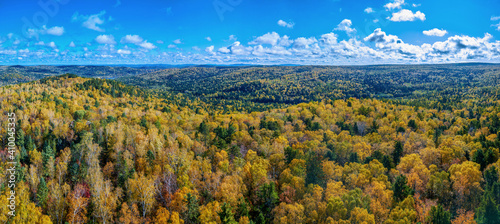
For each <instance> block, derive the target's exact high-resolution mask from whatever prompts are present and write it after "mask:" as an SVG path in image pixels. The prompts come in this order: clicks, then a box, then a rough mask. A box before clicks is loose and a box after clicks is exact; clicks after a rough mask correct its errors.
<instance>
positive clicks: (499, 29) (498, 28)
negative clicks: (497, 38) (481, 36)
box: [491, 16, 500, 31]
mask: <svg viewBox="0 0 500 224" xmlns="http://www.w3.org/2000/svg"><path fill="white" fill-rule="evenodd" d="M497 20H500V16H491V21H497ZM491 26H493V27H496V28H497V30H498V31H500V22H499V23H498V24H492V25H491Z"/></svg>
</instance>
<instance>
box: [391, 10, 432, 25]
mask: <svg viewBox="0 0 500 224" xmlns="http://www.w3.org/2000/svg"><path fill="white" fill-rule="evenodd" d="M417 19H419V20H422V21H424V20H425V14H424V13H422V12H420V11H417V12H416V13H413V12H412V11H410V10H408V9H402V10H401V11H399V12H395V13H392V17H391V18H389V20H391V21H394V22H403V21H415V20H417Z"/></svg>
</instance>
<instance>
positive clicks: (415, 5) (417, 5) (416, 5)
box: [412, 3, 421, 7]
mask: <svg viewBox="0 0 500 224" xmlns="http://www.w3.org/2000/svg"><path fill="white" fill-rule="evenodd" d="M420 5H421V4H415V3H413V4H412V6H413V7H419V6H420Z"/></svg>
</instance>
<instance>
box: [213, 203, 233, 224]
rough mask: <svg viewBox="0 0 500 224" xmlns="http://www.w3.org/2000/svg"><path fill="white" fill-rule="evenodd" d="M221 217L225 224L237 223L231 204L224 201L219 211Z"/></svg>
mask: <svg viewBox="0 0 500 224" xmlns="http://www.w3.org/2000/svg"><path fill="white" fill-rule="evenodd" d="M217 214H218V215H219V217H220V221H221V223H223V224H234V223H237V222H236V221H235V220H234V214H233V211H231V206H230V205H229V204H228V203H226V202H224V204H222V206H221V208H220V212H218V213H217Z"/></svg>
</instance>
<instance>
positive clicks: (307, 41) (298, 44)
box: [293, 37, 318, 48]
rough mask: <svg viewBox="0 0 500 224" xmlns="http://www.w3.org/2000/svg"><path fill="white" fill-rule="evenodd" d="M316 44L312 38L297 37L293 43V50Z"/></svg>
mask: <svg viewBox="0 0 500 224" xmlns="http://www.w3.org/2000/svg"><path fill="white" fill-rule="evenodd" d="M316 42H318V41H317V40H316V38H314V37H309V38H305V37H299V38H297V39H295V41H294V43H293V47H294V48H309V45H311V44H313V43H316Z"/></svg>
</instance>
